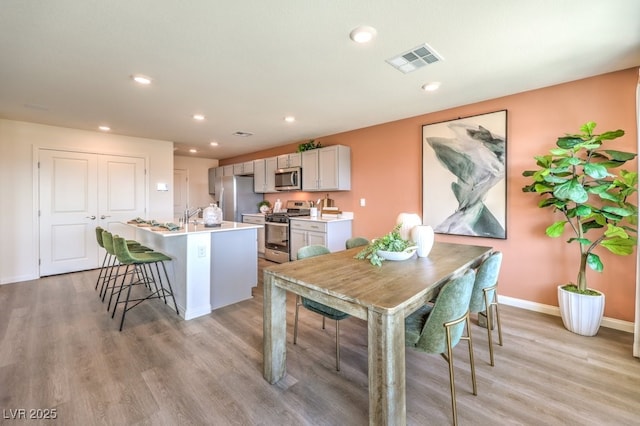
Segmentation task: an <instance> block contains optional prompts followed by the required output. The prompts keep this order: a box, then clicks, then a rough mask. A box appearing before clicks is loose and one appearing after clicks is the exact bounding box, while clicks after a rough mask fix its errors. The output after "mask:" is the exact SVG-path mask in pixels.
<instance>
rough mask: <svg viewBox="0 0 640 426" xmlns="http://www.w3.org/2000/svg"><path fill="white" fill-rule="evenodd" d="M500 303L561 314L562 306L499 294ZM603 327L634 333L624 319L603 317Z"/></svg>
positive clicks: (544, 312) (631, 326)
mask: <svg viewBox="0 0 640 426" xmlns="http://www.w3.org/2000/svg"><path fill="white" fill-rule="evenodd" d="M498 298H499V299H498V300H499V301H500V303H502V304H504V305H508V306H515V307H516V308H522V309H526V310H529V311H534V312H541V313H543V314H548V315H553V316H556V317H559V316H560V308H558V307H557V306H551V305H544V304H542V303H536V302H530V301H528V300H522V299H516V298H514V297H509V296H502V295H499V296H498ZM600 325H601V326H602V327H607V328H613V329H614V330H620V331H626V332H627V333H633V323H632V322H629V321H623V320H619V319H615V318H608V317H604V318H602V323H600Z"/></svg>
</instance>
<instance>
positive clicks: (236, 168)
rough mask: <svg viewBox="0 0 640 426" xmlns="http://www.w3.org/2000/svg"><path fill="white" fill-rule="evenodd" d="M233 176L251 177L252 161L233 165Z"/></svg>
mask: <svg viewBox="0 0 640 426" xmlns="http://www.w3.org/2000/svg"><path fill="white" fill-rule="evenodd" d="M233 174H234V175H252V174H253V161H245V162H244V163H238V164H234V165H233Z"/></svg>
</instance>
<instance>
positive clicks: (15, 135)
mask: <svg viewBox="0 0 640 426" xmlns="http://www.w3.org/2000/svg"><path fill="white" fill-rule="evenodd" d="M34 148H54V149H70V150H77V151H83V152H95V153H104V154H115V155H132V156H140V157H144V158H146V160H147V183H148V200H147V215H148V217H150V218H158V219H161V218H171V217H173V185H169V189H170V190H169V191H166V192H160V191H157V190H156V188H157V183H161V182H162V183H172V182H173V142H168V141H161V140H153V139H143V138H134V137H128V136H118V135H112V134H106V133H100V132H90V131H85V130H77V129H67V128H62V127H54V126H46V125H41V124H33V123H26V122H20V121H11V120H4V119H0V236H1V240H2V243H1V244H0V284H6V283H11V282H17V281H25V280H31V279H36V278H38V215H37V208H38V199H37V196H38V194H37V191H36V190H35V185H36V182H34V181H35V179H36V178H37V169H36V167H35V166H34V158H33V157H34Z"/></svg>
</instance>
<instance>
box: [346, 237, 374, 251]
mask: <svg viewBox="0 0 640 426" xmlns="http://www.w3.org/2000/svg"><path fill="white" fill-rule="evenodd" d="M368 244H369V240H367V239H366V238H364V237H353V238H349V239H348V240H347V241H345V243H344V245H345V247H346V248H347V250H348V249H350V248H354V247H360V246H366V245H368Z"/></svg>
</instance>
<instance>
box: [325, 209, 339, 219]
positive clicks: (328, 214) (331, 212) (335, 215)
mask: <svg viewBox="0 0 640 426" xmlns="http://www.w3.org/2000/svg"><path fill="white" fill-rule="evenodd" d="M320 215H321V217H322V219H339V218H340V216H341V215H342V210H340V209H338V208H337V207H324V208H323V209H322V211H321V212H320Z"/></svg>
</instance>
